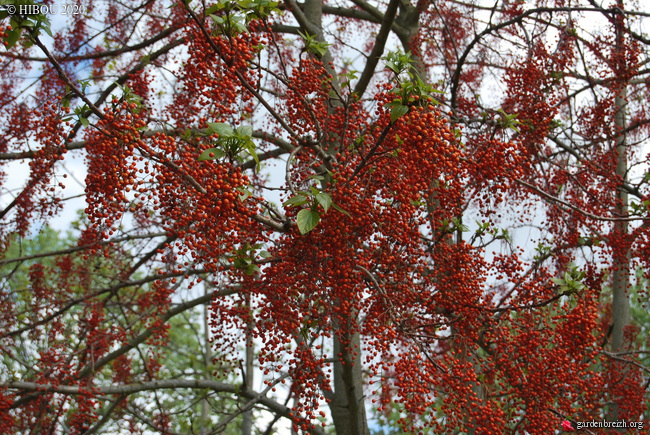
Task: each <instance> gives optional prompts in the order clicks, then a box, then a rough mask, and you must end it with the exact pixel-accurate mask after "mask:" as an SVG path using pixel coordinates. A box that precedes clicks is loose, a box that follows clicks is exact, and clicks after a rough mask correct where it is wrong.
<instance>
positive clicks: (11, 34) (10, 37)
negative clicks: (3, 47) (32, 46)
mask: <svg viewBox="0 0 650 435" xmlns="http://www.w3.org/2000/svg"><path fill="white" fill-rule="evenodd" d="M20 33H21V29H20V28H12V29H11V30H9V31H8V32H7V36H5V42H6V43H7V48H11V47H13V46H14V45H16V43H17V42H18V40H19V39H20Z"/></svg>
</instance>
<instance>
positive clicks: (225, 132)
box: [208, 122, 235, 137]
mask: <svg viewBox="0 0 650 435" xmlns="http://www.w3.org/2000/svg"><path fill="white" fill-rule="evenodd" d="M208 129H209V130H210V133H211V134H218V135H219V137H231V136H232V135H233V134H234V133H235V131H234V130H233V129H232V127H231V126H229V125H228V124H226V123H224V122H208Z"/></svg>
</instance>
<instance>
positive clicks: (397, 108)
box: [390, 104, 409, 122]
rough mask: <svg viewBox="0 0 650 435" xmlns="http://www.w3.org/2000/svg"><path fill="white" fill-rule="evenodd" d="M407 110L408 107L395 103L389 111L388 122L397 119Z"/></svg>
mask: <svg viewBox="0 0 650 435" xmlns="http://www.w3.org/2000/svg"><path fill="white" fill-rule="evenodd" d="M408 111H409V107H408V106H405V105H403V104H395V105H394V106H393V109H392V110H391V111H390V122H395V121H397V119H398V118H400V117H402V116H403V115H405V114H406V113H407V112H408Z"/></svg>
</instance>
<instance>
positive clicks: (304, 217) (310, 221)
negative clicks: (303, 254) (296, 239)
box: [296, 208, 320, 234]
mask: <svg viewBox="0 0 650 435" xmlns="http://www.w3.org/2000/svg"><path fill="white" fill-rule="evenodd" d="M318 222H320V214H318V213H317V212H315V211H312V210H309V209H306V208H304V209H302V210H300V211H299V212H298V216H297V218H296V223H297V224H298V230H299V231H300V234H307V233H308V232H310V231H311V230H313V229H314V228H316V225H318Z"/></svg>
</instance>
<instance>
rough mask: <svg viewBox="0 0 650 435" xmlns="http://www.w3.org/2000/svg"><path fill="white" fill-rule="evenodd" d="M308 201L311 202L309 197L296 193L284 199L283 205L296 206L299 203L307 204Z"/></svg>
mask: <svg viewBox="0 0 650 435" xmlns="http://www.w3.org/2000/svg"><path fill="white" fill-rule="evenodd" d="M307 202H309V198H307V197H306V196H305V195H296V196H292V197H291V198H289V199H287V200H286V201H284V203H283V204H282V205H284V206H285V207H295V206H298V205H303V204H306V203H307Z"/></svg>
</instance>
